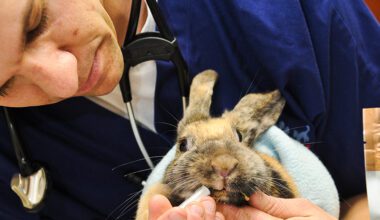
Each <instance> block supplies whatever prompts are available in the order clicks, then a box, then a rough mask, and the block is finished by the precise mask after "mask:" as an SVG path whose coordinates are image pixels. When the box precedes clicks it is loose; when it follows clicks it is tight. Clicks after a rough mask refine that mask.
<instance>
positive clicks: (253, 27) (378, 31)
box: [0, 0, 380, 220]
mask: <svg viewBox="0 0 380 220" xmlns="http://www.w3.org/2000/svg"><path fill="white" fill-rule="evenodd" d="M159 4H160V6H161V9H162V10H163V13H164V15H165V17H166V18H167V22H168V23H169V25H170V27H171V28H172V31H173V32H174V34H175V36H176V37H177V38H178V41H179V44H180V47H181V49H182V53H183V55H184V58H185V60H186V61H187V63H188V66H189V72H190V76H191V77H193V76H194V75H195V74H197V73H198V72H200V71H202V70H204V69H210V68H211V69H215V70H216V71H217V72H218V73H219V80H218V83H217V85H216V87H215V92H214V96H213V101H212V110H211V111H212V114H213V115H216V116H217V115H219V114H221V113H222V112H223V111H224V110H226V109H231V108H233V106H234V105H235V104H236V103H237V102H238V101H239V99H240V98H241V97H242V96H243V95H244V94H246V93H249V92H262V91H269V90H273V89H275V88H279V89H280V90H281V92H282V94H283V95H284V97H285V98H286V100H287V105H286V107H285V110H284V113H283V114H282V116H281V118H280V120H279V122H278V126H279V127H281V128H282V129H283V130H284V131H286V132H287V133H288V134H289V135H290V136H292V137H294V138H295V139H297V140H299V141H301V142H302V143H304V144H305V145H306V146H307V147H309V148H310V149H311V150H312V151H313V152H315V153H316V154H317V155H318V157H319V158H320V159H321V160H322V161H323V163H324V164H325V165H326V167H327V168H328V170H329V171H330V172H331V175H332V176H333V178H334V180H335V182H336V185H337V187H338V190H339V194H340V197H341V198H348V197H350V196H353V195H356V194H359V193H363V192H365V176H364V158H363V140H362V116H361V111H362V108H363V107H373V106H380V40H379V39H380V27H379V23H377V22H376V21H375V20H374V17H373V16H372V15H371V14H370V12H369V11H368V9H367V8H366V6H365V5H364V3H363V2H362V1H359V0H351V1H339V0H322V1H321V0H308V1H281V0H276V1H267V0H257V1H248V0H235V1H194V0H181V1H169V0H160V1H159ZM157 68H158V76H157V83H156V94H155V95H156V96H155V122H156V124H155V125H156V129H157V131H158V133H159V134H154V133H152V132H150V131H148V130H144V129H143V128H140V129H141V131H142V138H143V140H144V143H145V145H146V146H148V148H149V149H148V151H149V153H150V155H153V156H157V155H163V154H165V152H166V151H167V150H168V149H169V148H170V147H171V146H172V145H173V142H174V139H175V131H173V128H172V127H170V126H168V125H165V124H163V123H158V122H166V123H171V124H176V123H177V122H176V120H175V119H173V117H172V115H174V116H175V117H177V118H181V116H182V111H181V102H180V100H181V99H180V97H179V93H177V92H173V91H178V84H177V78H176V74H175V68H174V67H173V66H172V65H171V64H168V63H165V62H158V66H157ZM13 112H14V114H15V116H16V120H17V125H18V128H19V130H20V133H21V134H22V138H23V140H24V142H25V144H26V145H27V149H28V151H29V154H30V156H31V157H32V158H33V159H34V160H38V161H39V162H40V163H42V164H44V165H46V166H47V167H48V169H49V171H50V176H51V178H52V181H53V186H52V189H51V190H50V194H49V196H48V199H47V201H46V205H45V208H44V209H43V210H42V211H41V212H40V214H38V215H37V214H27V213H25V212H24V211H23V210H22V208H21V206H20V203H19V201H18V199H17V197H16V196H15V195H14V194H13V193H12V192H11V190H10V188H9V181H10V178H11V176H12V175H13V174H14V173H16V172H18V167H17V163H16V159H15V156H14V152H13V149H12V146H11V144H10V140H9V138H8V135H9V134H8V131H7V129H6V126H5V123H0V134H1V139H0V164H1V170H2V171H1V172H0V173H1V175H0V184H1V186H0V195H1V196H0V219H28V220H29V219H104V218H105V217H106V216H107V215H108V214H110V213H111V212H112V210H114V209H115V208H116V207H117V206H118V205H119V204H121V203H122V202H123V201H124V200H125V199H127V198H129V197H130V195H129V194H130V193H133V192H137V191H139V190H140V189H141V187H140V186H139V185H136V184H133V183H131V182H130V181H128V180H126V179H124V178H123V174H124V173H129V172H134V171H137V170H142V169H146V168H148V167H147V165H146V164H145V163H144V162H143V161H140V162H136V163H132V164H130V165H128V166H125V167H123V168H122V169H119V170H117V172H113V171H112V168H113V167H115V166H117V165H119V164H122V163H126V162H129V161H134V160H137V159H141V158H142V156H141V153H140V152H139V150H138V147H137V146H136V144H135V140H134V137H133V135H132V132H131V129H130V126H129V124H128V122H127V121H126V120H125V119H123V118H121V117H120V116H117V115H115V114H113V113H111V112H109V111H107V110H105V109H103V108H102V107H99V106H97V105H96V104H94V103H92V102H91V101H89V100H87V99H85V98H73V99H70V100H67V101H63V102H61V103H58V104H54V105H49V106H43V107H33V108H23V109H15V110H13ZM0 122H4V119H3V117H2V116H1V117H0ZM156 161H157V160H156ZM145 174H147V173H146V172H145V173H144V172H141V173H138V175H141V177H142V178H144V175H145ZM131 207H132V208H131V210H130V211H129V212H127V214H125V215H124V219H132V218H133V217H132V216H133V212H134V209H133V204H131ZM121 212H122V210H116V211H115V213H114V214H113V215H112V216H113V217H116V216H118V214H120V213H121Z"/></svg>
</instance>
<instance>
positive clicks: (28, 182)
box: [3, 0, 189, 212]
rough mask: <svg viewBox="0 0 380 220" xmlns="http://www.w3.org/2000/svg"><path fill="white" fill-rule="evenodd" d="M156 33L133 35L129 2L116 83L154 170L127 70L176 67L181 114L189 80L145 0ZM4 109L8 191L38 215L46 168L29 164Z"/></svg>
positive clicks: (134, 17)
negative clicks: (12, 167)
mask: <svg viewBox="0 0 380 220" xmlns="http://www.w3.org/2000/svg"><path fill="white" fill-rule="evenodd" d="M146 3H147V5H148V8H149V10H150V11H151V13H152V16H153V19H154V20H155V22H156V25H157V29H158V31H159V32H145V33H140V34H136V30H137V25H138V21H139V16H140V8H141V0H132V7H131V14H130V19H129V23H128V28H127V34H126V37H125V40H124V43H123V46H122V47H121V51H122V54H123V58H124V64H125V66H124V71H123V76H122V78H121V81H120V89H121V93H122V96H123V101H124V103H125V104H126V107H127V111H128V117H129V121H130V124H131V127H132V131H133V134H134V136H135V139H136V142H137V144H138V146H139V148H140V151H141V153H142V154H143V156H144V159H145V161H146V163H147V164H148V165H149V167H150V168H152V169H153V168H154V164H153V162H152V161H151V159H150V157H149V155H148V152H147V151H146V148H145V146H144V144H143V142H142V140H141V137H140V134H139V131H138V128H137V123H136V119H135V117H134V114H133V108H132V104H131V101H132V94H131V86H130V81H129V69H130V68H131V67H133V66H135V65H137V64H139V63H142V62H145V61H148V60H166V61H171V62H173V64H174V65H175V66H176V68H177V74H178V81H179V89H180V94H181V97H182V106H183V111H185V109H186V106H187V100H188V97H189V80H188V71H187V65H186V62H185V60H184V59H183V57H182V54H181V52H180V49H179V47H178V43H177V40H176V38H175V37H174V36H173V34H172V33H171V31H170V29H169V27H168V25H167V24H166V22H165V20H164V17H163V15H162V14H161V12H160V9H159V6H158V4H157V2H156V0H146ZM3 108H4V115H5V119H6V122H7V124H8V129H9V133H10V136H11V142H12V145H13V148H14V150H15V153H16V158H17V162H18V166H19V169H20V173H17V174H15V175H14V176H13V177H12V179H11V189H12V190H13V191H14V192H15V193H16V194H17V196H18V197H19V198H20V200H21V202H22V205H23V207H24V208H25V209H26V210H27V211H30V212H38V211H39V210H40V208H41V207H42V205H43V201H44V200H45V198H46V195H47V191H48V188H49V185H50V184H49V182H50V181H49V178H48V175H47V171H46V168H44V167H43V166H41V165H39V164H38V163H36V162H34V161H32V160H31V159H30V158H29V156H28V155H27V153H26V149H25V146H24V145H23V143H22V141H21V138H20V136H19V134H18V131H17V129H16V125H15V122H14V118H13V117H12V112H11V110H10V109H9V108H6V107H3Z"/></svg>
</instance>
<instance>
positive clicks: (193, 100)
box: [178, 70, 218, 131]
mask: <svg viewBox="0 0 380 220" xmlns="http://www.w3.org/2000/svg"><path fill="white" fill-rule="evenodd" d="M217 77H218V75H217V73H216V72H215V71H213V70H205V71H203V72H201V73H199V74H198V75H196V76H195V77H194V79H193V81H192V83H191V87H190V98H189V106H188V107H187V108H186V111H185V114H184V116H183V118H182V120H181V121H180V122H179V125H178V131H180V130H181V129H182V128H183V126H185V125H187V124H190V123H192V122H195V121H199V120H204V119H208V118H209V117H210V105H211V96H212V92H213V88H214V84H215V81H216V79H217Z"/></svg>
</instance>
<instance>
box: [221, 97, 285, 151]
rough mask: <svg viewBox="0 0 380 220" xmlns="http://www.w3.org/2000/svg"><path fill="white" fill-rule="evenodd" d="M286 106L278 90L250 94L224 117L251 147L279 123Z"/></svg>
mask: <svg viewBox="0 0 380 220" xmlns="http://www.w3.org/2000/svg"><path fill="white" fill-rule="evenodd" d="M284 105H285V100H284V99H283V98H282V97H281V94H280V92H279V91H278V90H275V91H272V92H269V93H257V94H248V95H246V96H244V97H243V98H242V99H241V100H240V102H239V103H238V104H237V105H236V106H235V108H234V109H233V110H232V111H231V112H226V113H225V114H224V115H223V117H225V118H228V119H229V120H230V122H231V124H232V125H233V126H234V127H235V128H236V129H237V130H238V131H239V132H240V133H241V134H242V138H243V139H242V141H243V142H244V143H245V144H248V145H250V144H252V142H253V141H254V140H255V139H256V138H257V137H259V136H260V135H261V134H262V133H263V132H264V131H266V130H267V129H268V128H269V127H270V126H272V125H274V124H275V123H276V122H277V120H278V118H279V117H280V114H281V112H282V109H283V108H284Z"/></svg>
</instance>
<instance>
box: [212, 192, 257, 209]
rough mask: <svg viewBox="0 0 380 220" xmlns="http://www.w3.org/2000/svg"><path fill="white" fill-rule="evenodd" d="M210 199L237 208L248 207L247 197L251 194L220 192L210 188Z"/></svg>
mask: <svg viewBox="0 0 380 220" xmlns="http://www.w3.org/2000/svg"><path fill="white" fill-rule="evenodd" d="M210 192H211V197H213V198H214V199H215V201H216V202H219V203H225V204H232V205H237V206H243V205H248V201H249V195H250V194H251V192H242V191H240V190H233V189H226V188H223V189H221V190H218V189H213V188H210Z"/></svg>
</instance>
